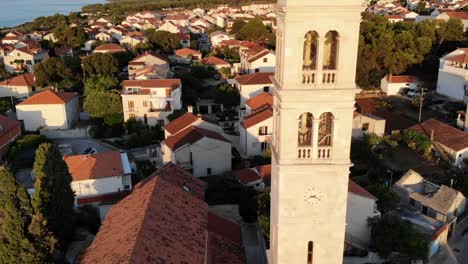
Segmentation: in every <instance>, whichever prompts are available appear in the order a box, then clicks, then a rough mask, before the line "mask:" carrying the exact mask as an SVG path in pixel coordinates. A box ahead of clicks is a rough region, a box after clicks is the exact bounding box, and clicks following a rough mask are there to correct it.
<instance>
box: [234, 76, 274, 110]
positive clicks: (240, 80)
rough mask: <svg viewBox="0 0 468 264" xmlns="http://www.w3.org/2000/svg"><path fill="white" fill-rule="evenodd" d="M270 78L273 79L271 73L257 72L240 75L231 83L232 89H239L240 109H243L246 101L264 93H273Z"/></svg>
mask: <svg viewBox="0 0 468 264" xmlns="http://www.w3.org/2000/svg"><path fill="white" fill-rule="evenodd" d="M271 77H273V73H272V72H259V73H252V74H246V75H241V76H238V77H236V78H235V79H234V80H233V81H232V84H233V85H234V87H236V88H237V89H239V93H240V108H241V109H242V108H244V107H245V103H246V101H247V100H248V99H250V98H252V97H255V96H257V95H259V94H261V93H264V92H267V93H272V92H273V83H272V81H271V79H270V78H271Z"/></svg>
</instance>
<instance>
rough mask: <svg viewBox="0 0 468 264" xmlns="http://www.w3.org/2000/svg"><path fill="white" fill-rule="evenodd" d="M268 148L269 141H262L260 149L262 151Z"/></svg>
mask: <svg viewBox="0 0 468 264" xmlns="http://www.w3.org/2000/svg"><path fill="white" fill-rule="evenodd" d="M268 149H270V148H269V147H268V142H262V143H261V144H260V150H261V151H262V152H264V151H267V150H268Z"/></svg>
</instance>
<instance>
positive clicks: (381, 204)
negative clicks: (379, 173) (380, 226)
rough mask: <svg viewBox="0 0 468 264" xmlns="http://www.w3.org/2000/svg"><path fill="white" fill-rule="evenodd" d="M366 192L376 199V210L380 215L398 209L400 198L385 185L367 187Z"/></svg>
mask: <svg viewBox="0 0 468 264" xmlns="http://www.w3.org/2000/svg"><path fill="white" fill-rule="evenodd" d="M367 190H368V191H369V192H370V193H372V194H373V195H375V196H376V197H377V199H378V200H377V209H379V211H381V212H382V213H385V212H389V211H392V210H395V209H396V208H398V204H399V202H400V197H399V196H398V194H397V193H396V192H395V191H393V190H392V188H390V187H388V186H387V185H385V184H374V185H371V186H369V187H367Z"/></svg>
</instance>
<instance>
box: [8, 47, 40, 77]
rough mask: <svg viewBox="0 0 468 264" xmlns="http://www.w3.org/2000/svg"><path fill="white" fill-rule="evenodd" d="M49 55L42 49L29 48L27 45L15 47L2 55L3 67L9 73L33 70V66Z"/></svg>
mask: <svg viewBox="0 0 468 264" xmlns="http://www.w3.org/2000/svg"><path fill="white" fill-rule="evenodd" d="M48 57H49V53H48V52H47V51H46V50H43V49H30V48H28V47H22V48H15V49H14V50H12V51H10V52H9V53H8V54H7V56H4V57H3V63H4V64H5V69H6V71H7V72H9V73H14V72H24V71H25V70H26V71H28V72H33V71H34V66H35V65H36V64H38V63H39V62H41V61H42V60H44V59H46V58H48Z"/></svg>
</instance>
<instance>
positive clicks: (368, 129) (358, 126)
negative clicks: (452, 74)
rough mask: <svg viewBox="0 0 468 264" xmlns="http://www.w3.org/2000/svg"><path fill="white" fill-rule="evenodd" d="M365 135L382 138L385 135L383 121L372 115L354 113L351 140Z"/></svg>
mask: <svg viewBox="0 0 468 264" xmlns="http://www.w3.org/2000/svg"><path fill="white" fill-rule="evenodd" d="M366 134H375V135H377V136H379V137H381V136H383V135H384V134H385V119H383V118H380V117H378V116H375V115H372V114H366V113H362V114H361V113H358V112H354V118H353V138H363V137H364V136H365V135H366Z"/></svg>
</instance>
